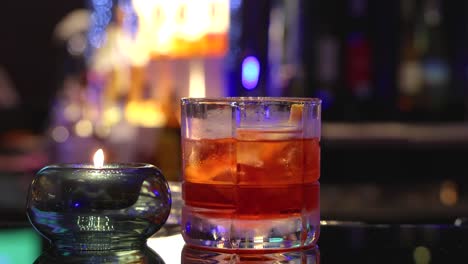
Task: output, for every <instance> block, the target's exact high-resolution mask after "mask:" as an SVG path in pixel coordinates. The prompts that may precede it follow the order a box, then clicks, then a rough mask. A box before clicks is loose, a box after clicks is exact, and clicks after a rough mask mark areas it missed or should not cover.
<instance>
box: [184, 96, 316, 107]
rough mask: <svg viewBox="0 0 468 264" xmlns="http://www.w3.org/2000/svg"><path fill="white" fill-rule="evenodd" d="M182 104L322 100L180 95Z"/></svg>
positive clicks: (313, 99) (310, 101) (314, 99)
mask: <svg viewBox="0 0 468 264" xmlns="http://www.w3.org/2000/svg"><path fill="white" fill-rule="evenodd" d="M180 100H181V102H182V104H188V103H206V104H230V103H261V102H262V103H291V104H293V103H296V104H297V103H302V104H311V105H321V104H322V100H321V99H319V98H315V97H268V96H257V97H255V96H230V97H205V98H203V97H182V98H181V99H180Z"/></svg>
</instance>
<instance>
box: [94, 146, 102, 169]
mask: <svg viewBox="0 0 468 264" xmlns="http://www.w3.org/2000/svg"><path fill="white" fill-rule="evenodd" d="M93 161H94V167H96V168H98V169H99V168H102V167H103V166H104V151H102V149H98V150H97V151H96V153H94V157H93Z"/></svg>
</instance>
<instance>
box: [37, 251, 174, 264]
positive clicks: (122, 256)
mask: <svg viewBox="0 0 468 264" xmlns="http://www.w3.org/2000/svg"><path fill="white" fill-rule="evenodd" d="M34 263H35V264H62V263H135V264H136V263H142V264H143V263H151V264H153V263H154V264H164V263H165V262H164V260H163V259H162V258H161V257H160V256H159V255H158V254H157V253H156V252H155V251H153V250H152V249H150V248H148V247H144V248H141V249H129V250H119V251H113V250H110V251H74V252H70V251H65V252H57V251H46V252H44V253H42V255H41V256H40V257H39V258H37V259H36V261H35V262H34ZM169 263H170V262H168V264H169Z"/></svg>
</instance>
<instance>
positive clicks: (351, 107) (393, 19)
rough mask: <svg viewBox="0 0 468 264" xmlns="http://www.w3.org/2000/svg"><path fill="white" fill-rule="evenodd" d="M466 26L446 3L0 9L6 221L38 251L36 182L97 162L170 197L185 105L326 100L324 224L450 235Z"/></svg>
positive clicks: (459, 5)
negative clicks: (134, 169)
mask: <svg viewBox="0 0 468 264" xmlns="http://www.w3.org/2000/svg"><path fill="white" fill-rule="evenodd" d="M467 18H468V2H466V1H442V0H401V1H394V0H382V1H369V0H313V1H306V0H288V1H286V0H258V1H245V0H198V1H196V3H195V1H184V0H172V1H164V0H75V1H59V0H49V1H45V2H44V1H33V2H31V3H27V4H25V3H23V2H21V1H12V0H7V1H3V2H2V7H1V8H0V39H1V41H0V213H1V215H2V218H3V219H4V220H3V221H4V222H5V223H7V226H18V227H26V229H24V230H25V232H26V233H25V237H27V239H36V238H35V237H34V235H33V234H34V233H28V232H32V230H29V229H28V225H27V222H26V221H27V220H26V217H25V213H24V206H25V196H26V194H27V189H28V185H29V183H30V182H31V180H32V177H33V175H34V173H35V172H36V171H37V170H38V169H40V168H41V167H43V166H44V165H46V164H49V163H59V162H89V161H90V159H91V155H92V153H94V151H95V150H96V149H97V148H98V147H103V148H104V150H105V152H106V155H107V158H106V159H107V160H108V161H138V162H149V163H153V164H155V165H157V166H158V167H160V168H161V169H162V170H163V171H164V174H165V175H166V177H167V178H168V179H169V180H171V181H178V180H179V179H180V136H179V99H180V98H181V97H183V96H193V97H205V96H206V97H219V96H287V97H290V96H295V97H303V96H304V97H319V98H321V99H322V100H323V115H322V119H323V127H322V129H323V134H322V145H321V146H322V162H321V164H322V169H321V183H322V201H321V207H322V218H323V219H340V220H357V221H366V222H386V223H388V222H408V223H421V222H424V223H453V222H454V221H455V219H457V218H460V217H464V216H467V212H468V197H467V195H466V192H465V190H466V189H467V183H468V180H466V176H467V173H468V170H467V166H465V164H466V162H464V159H465V157H468V124H467V121H468V100H467V99H468V19H467ZM168 153H171V155H168ZM21 230H23V229H21ZM8 234H9V233H7V231H5V232H3V233H2V231H1V229H0V241H10V242H9V243H11V239H12V238H9V239H7V240H5V239H2V236H8ZM29 235H31V237H29ZM10 237H19V236H10ZM37 241H39V240H37ZM0 243H2V242H0ZM3 248H5V247H3V246H2V245H1V244H0V249H3ZM1 256H2V252H1V251H0V259H1ZM0 262H1V261H0Z"/></svg>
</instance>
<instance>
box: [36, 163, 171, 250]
mask: <svg viewBox="0 0 468 264" xmlns="http://www.w3.org/2000/svg"><path fill="white" fill-rule="evenodd" d="M170 209H171V194H170V190H169V186H168V184H167V181H166V179H165V177H164V176H163V174H162V173H161V171H160V170H159V169H158V168H156V167H155V166H153V165H150V164H139V163H129V164H107V165H104V166H103V167H100V168H96V167H94V166H93V165H83V164H66V165H50V166H47V167H45V168H43V169H41V170H40V171H39V172H38V173H37V174H36V177H35V178H34V180H33V181H32V183H31V186H30V190H29V195H28V198H27V215H28V218H29V220H30V222H31V224H32V225H33V226H34V227H35V228H36V230H37V231H38V232H39V233H40V234H42V235H43V236H44V237H46V238H47V239H49V240H50V241H51V242H52V244H53V246H54V247H55V248H56V249H59V250H75V251H76V250H80V251H88V250H93V251H96V250H120V249H130V248H140V247H141V246H142V245H143V244H144V243H145V242H146V239H147V238H148V237H150V236H151V235H153V234H154V233H156V232H157V231H158V230H159V229H160V228H161V227H162V226H163V224H164V223H165V222H166V220H167V217H168V216H169V212H170Z"/></svg>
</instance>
